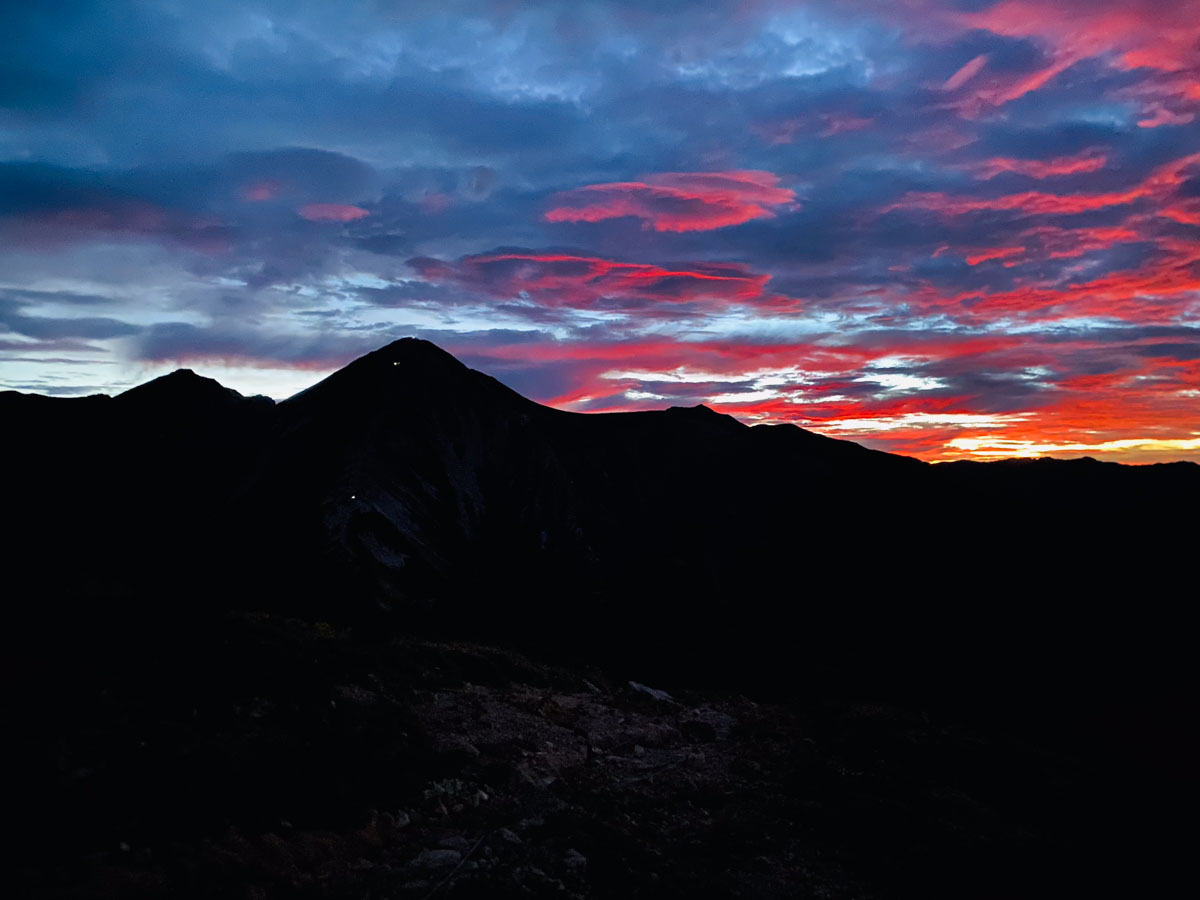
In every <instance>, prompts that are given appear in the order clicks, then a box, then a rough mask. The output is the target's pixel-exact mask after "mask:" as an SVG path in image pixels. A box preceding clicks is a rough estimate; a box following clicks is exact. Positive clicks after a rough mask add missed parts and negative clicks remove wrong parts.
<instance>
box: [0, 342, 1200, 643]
mask: <svg viewBox="0 0 1200 900" xmlns="http://www.w3.org/2000/svg"><path fill="white" fill-rule="evenodd" d="M0 415H2V416H3V417H4V420H5V424H6V431H7V433H8V434H10V435H13V436H17V437H16V439H14V440H10V441H8V442H7V444H6V447H5V451H4V453H5V470H6V472H8V473H11V475H12V477H13V481H14V485H15V488H16V490H15V491H14V492H13V496H12V497H11V498H10V510H11V511H12V514H13V515H14V516H15V517H18V518H19V520H21V521H26V522H28V523H30V525H31V527H29V528H28V529H25V530H24V532H23V534H22V536H21V551H20V553H19V555H18V559H20V560H25V561H27V564H28V566H30V567H33V568H36V567H37V566H39V565H41V566H53V565H54V562H53V560H55V559H57V558H59V557H60V554H67V555H69V556H70V557H71V558H76V559H80V560H81V561H82V560H86V565H81V566H79V567H76V568H74V569H72V570H71V571H68V572H61V571H60V572H59V577H61V578H64V579H66V581H64V582H63V585H64V590H66V589H67V587H68V584H69V585H70V590H72V591H78V590H81V589H83V588H84V586H85V585H86V589H87V590H100V591H102V592H105V593H109V594H113V595H122V594H124V595H128V596H129V597H131V598H133V597H144V596H146V595H147V593H148V592H152V591H154V590H155V585H157V584H158V583H159V581H160V579H163V578H170V575H169V573H170V572H175V571H185V570H193V571H194V575H193V576H192V577H190V578H189V579H188V581H187V585H186V590H188V591H190V592H193V593H196V594H198V595H204V596H211V595H213V594H214V593H221V592H224V591H225V590H226V588H223V587H221V585H225V584H227V583H228V582H230V580H231V579H232V580H233V582H235V583H242V584H254V585H256V586H259V587H261V588H262V589H263V590H268V589H269V590H270V591H271V592H272V593H285V594H287V595H288V596H289V597H290V598H291V599H290V600H289V601H288V602H291V603H297V604H301V605H304V604H316V605H318V606H329V605H336V606H338V607H340V608H341V609H342V611H343V612H350V611H351V610H354V609H357V608H359V607H361V608H363V609H379V608H390V609H392V610H397V609H403V610H406V611H407V612H406V613H405V614H406V615H414V616H428V615H433V616H435V617H436V616H437V615H439V614H441V613H442V612H445V613H446V614H447V615H451V616H458V615H459V612H461V610H462V608H463V607H464V606H469V607H471V615H472V616H475V617H479V616H482V617H483V619H496V618H499V619H502V620H505V621H509V622H512V621H514V620H518V619H535V618H538V617H545V616H551V615H552V616H558V615H560V614H561V613H562V612H563V611H564V610H573V608H574V607H576V606H577V605H579V604H589V603H591V604H598V605H599V607H603V608H606V609H613V610H616V609H618V608H620V607H623V606H627V607H629V608H630V609H638V610H639V615H640V616H643V617H647V618H653V617H654V616H656V615H658V614H659V613H660V612H662V611H664V610H665V611H667V615H668V616H671V615H674V614H675V612H676V611H677V610H678V609H679V608H681V607H685V606H692V607H694V608H699V607H698V604H701V603H715V604H716V607H715V608H720V607H721V606H722V605H723V604H725V603H734V604H735V605H736V606H737V607H738V608H739V609H742V610H746V609H747V607H746V606H745V605H744V604H745V603H746V601H745V600H744V599H743V597H744V595H745V594H746V593H747V592H749V593H751V594H766V595H769V596H770V597H771V598H772V602H774V603H780V604H785V605H787V606H790V607H795V609H793V610H792V611H796V610H800V611H807V612H809V613H812V614H816V612H817V610H818V608H820V607H825V608H827V607H829V606H830V605H834V604H842V605H850V606H853V605H855V604H857V603H860V602H865V601H864V598H867V597H870V598H871V603H872V605H873V606H877V607H879V606H882V607H884V608H885V610H886V608H888V607H890V606H894V605H895V604H894V603H892V604H884V603H882V602H881V601H882V598H883V597H885V596H890V597H893V598H896V599H897V600H898V597H899V595H900V594H911V595H914V597H913V600H914V601H915V602H905V603H904V604H899V605H901V606H906V607H920V606H926V605H928V604H930V603H933V604H934V605H946V604H949V605H951V606H953V605H955V604H957V603H963V602H971V603H974V604H986V603H988V602H990V598H991V597H992V596H993V595H996V596H998V597H1002V598H1003V599H1004V602H1006V603H1009V604H1013V605H1021V604H1023V603H1025V602H1027V601H1030V600H1031V599H1036V598H1041V597H1047V598H1048V597H1051V596H1053V595H1056V594H1058V596H1059V597H1060V600H1059V601H1058V602H1059V603H1062V602H1064V601H1063V600H1062V599H1061V597H1062V592H1067V593H1068V594H1071V595H1076V596H1078V595H1079V593H1080V592H1081V591H1085V590H1086V589H1087V588H1088V586H1089V585H1091V586H1093V587H1099V586H1101V585H1102V586H1103V587H1105V588H1106V589H1110V590H1111V589H1115V588H1116V587H1117V586H1118V585H1124V584H1133V583H1136V582H1138V581H1140V580H1144V578H1145V577H1146V575H1147V572H1146V568H1145V566H1146V564H1147V560H1149V559H1153V560H1155V565H1156V566H1160V567H1162V569H1163V570H1164V571H1165V570H1169V569H1170V568H1171V567H1172V566H1173V565H1175V564H1176V561H1175V560H1174V559H1173V558H1172V554H1173V553H1174V552H1177V551H1181V550H1182V545H1181V543H1180V541H1182V540H1183V538H1182V537H1181V535H1182V532H1181V531H1179V530H1178V529H1174V528H1173V523H1175V522H1177V521H1179V520H1180V517H1181V516H1182V515H1184V514H1185V513H1186V510H1187V509H1188V508H1190V507H1191V506H1192V505H1193V504H1194V503H1195V502H1196V501H1197V500H1198V499H1200V467H1198V466H1195V465H1192V464H1188V463H1179V464H1174V465H1157V466H1138V467H1132V466H1120V465H1115V464H1109V463H1099V462H1096V461H1094V460H1089V459H1081V460H1072V461H1058V460H1035V461H1009V462H1000V463H951V464H941V465H928V464H924V463H921V462H918V461H916V460H913V459H910V458H906V457H900V456H894V455H890V454H887V453H882V452H878V451H873V450H868V449H866V448H864V447H862V446H860V445H858V444H855V443H852V442H849V441H843V440H835V439H832V438H827V437H824V436H821V435H817V434H814V433H812V432H808V431H805V430H803V429H801V428H797V427H795V426H791V425H769V426H768V425H758V426H753V427H750V426H746V425H743V424H741V423H739V422H737V421H736V420H734V419H732V418H730V417H728V416H724V415H720V414H718V413H715V412H713V411H712V410H710V409H708V408H706V407H703V406H700V407H694V408H691V409H684V408H671V409H667V410H662V411H656V412H636V413H608V414H593V415H585V414H577V413H570V412H564V411H561V410H555V409H551V408H548V407H544V406H541V405H539V404H536V403H534V402H532V401H529V400H527V399H525V398H524V397H521V396H520V395H519V394H517V393H515V392H514V391H512V390H510V389H509V388H507V387H505V386H504V385H502V384H500V383H499V382H498V381H496V380H495V379H493V378H490V377H488V376H486V375H483V374H481V373H479V372H476V371H473V370H471V369H469V368H467V367H466V366H464V365H462V363H460V362H459V361H458V360H456V359H455V358H454V357H453V356H451V355H450V354H448V353H445V352H444V351H442V350H441V349H439V348H437V347H436V346H434V345H433V344H431V343H428V342H426V341H421V340H415V339H404V340H399V341H396V342H395V343H392V344H389V345H388V346H386V347H383V348H381V349H380V350H377V351H375V352H373V353H370V354H368V355H366V356H364V357H362V358H360V359H358V360H356V361H354V362H352V363H350V364H349V365H348V366H346V367H345V368H343V369H341V370H340V371H337V372H335V373H333V374H332V375H330V376H329V377H328V378H326V379H324V380H323V381H321V382H320V383H318V384H316V385H314V386H313V387H311V388H309V389H308V390H305V391H302V392H301V393H299V394H297V395H295V396H294V397H291V398H289V399H287V400H285V401H282V402H279V403H272V402H271V401H269V400H267V399H266V398H261V397H255V398H246V397H242V396H241V395H240V394H238V393H237V392H235V391H232V390H229V389H227V388H223V387H222V386H220V385H219V384H218V383H217V382H216V381H214V380H212V379H207V378H202V377H200V376H198V375H196V374H195V373H193V372H191V371H189V370H180V371H178V372H174V373H172V374H170V375H166V376H163V377H161V378H157V379H155V380H153V381H151V382H149V383H147V384H143V385H141V386H139V387H136V388H133V389H132V390H129V391H126V392H125V393H123V394H120V395H118V396H116V397H112V398H106V397H87V398H81V399H49V398H44V397H38V396H31V395H21V394H14V393H8V394H4V395H0ZM48 536H53V539H52V540H50V541H47V540H46V538H47V537H48ZM135 548H142V549H143V550H145V551H146V552H144V553H143V554H142V555H143V556H147V555H152V556H153V558H154V559H155V560H158V562H155V563H149V564H147V563H145V562H143V563H134V562H131V561H128V560H129V553H130V551H131V550H133V549H135ZM150 551H152V554H151V553H150ZM1016 568H1024V569H1026V570H1029V569H1031V568H1036V569H1037V570H1038V571H1037V574H1036V575H1034V574H1033V573H1032V572H1029V571H1027V573H1026V574H1025V575H1023V576H1018V575H1017V574H1016V571H1015V569H1016ZM984 571H990V572H992V573H993V575H992V576H990V577H987V578H982V577H981V575H980V573H981V572H984ZM30 574H32V573H30ZM35 577H36V576H35ZM73 579H78V580H79V581H72V580H73ZM1006 581H1010V583H1009V584H1008V585H1007V586H1006V584H1005V582H1006ZM767 586H770V590H764V589H765V588H767ZM935 586H936V587H935ZM564 592H567V593H569V595H570V597H569V599H568V598H564V597H563V594H564ZM508 594H511V595H512V596H513V597H514V598H523V599H515V600H512V601H508V600H506V601H505V602H503V603H500V602H496V603H492V602H490V601H487V600H486V599H485V598H486V597H488V596H497V597H498V596H500V595H508ZM818 595H820V596H822V597H824V599H823V600H821V601H820V602H815V601H814V600H813V599H812V598H814V597H816V596H818ZM735 598H736V599H735ZM760 602H762V603H765V602H766V600H765V598H764V599H762V600H761V601H757V600H756V601H754V602H753V603H751V608H753V607H754V606H756V605H758V604H759V603H760ZM449 610H455V612H453V613H450V612H448V611H449ZM534 610H536V612H533V611H534ZM614 614H615V613H614ZM714 614H717V613H715V612H714ZM570 615H574V613H573V612H571V613H570ZM489 627H492V626H489Z"/></svg>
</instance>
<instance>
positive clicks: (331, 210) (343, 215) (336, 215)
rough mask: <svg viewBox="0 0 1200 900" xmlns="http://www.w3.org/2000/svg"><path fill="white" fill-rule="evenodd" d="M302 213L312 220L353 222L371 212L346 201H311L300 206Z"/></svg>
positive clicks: (304, 216)
mask: <svg viewBox="0 0 1200 900" xmlns="http://www.w3.org/2000/svg"><path fill="white" fill-rule="evenodd" d="M300 215H301V216H302V217H303V218H305V219H308V220H309V221H310V222H353V221H354V220H355V219H362V218H364V217H366V216H369V215H370V213H369V212H367V211H366V210H365V209H363V208H362V207H361V206H349V205H347V204H344V203H310V204H308V205H307V206H302V207H300Z"/></svg>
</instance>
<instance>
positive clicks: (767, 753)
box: [6, 613, 1154, 898]
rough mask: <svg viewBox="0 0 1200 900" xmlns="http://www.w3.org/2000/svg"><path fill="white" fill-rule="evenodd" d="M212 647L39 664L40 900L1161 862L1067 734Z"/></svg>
mask: <svg viewBox="0 0 1200 900" xmlns="http://www.w3.org/2000/svg"><path fill="white" fill-rule="evenodd" d="M205 630H206V632H207V634H206V636H207V637H211V638H212V639H213V641H214V643H213V644H212V645H210V646H207V647H205V646H204V644H202V643H196V642H195V641H193V640H191V639H190V638H189V639H188V640H186V641H181V642H176V641H175V640H173V638H179V637H180V636H179V635H171V634H161V633H160V639H161V643H160V644H159V645H158V646H157V647H156V648H153V649H148V648H146V647H145V645H144V644H142V643H141V641H140V640H132V639H130V637H129V635H130V632H125V635H126V636H125V637H122V636H121V633H117V632H114V633H112V634H108V635H104V637H105V638H106V640H105V641H104V644H105V646H97V645H96V644H95V643H92V642H89V641H83V640H81V642H80V644H79V645H77V646H75V647H73V648H72V652H73V653H76V654H78V656H76V658H75V659H74V660H73V662H72V673H68V672H67V671H65V670H64V669H63V668H61V666H62V663H63V660H61V659H59V660H54V661H49V660H47V659H46V657H44V656H43V657H40V658H39V659H34V658H32V657H33V656H34V654H33V652H32V648H30V651H29V652H28V653H27V654H24V655H23V658H21V659H20V660H19V661H20V662H21V663H22V672H21V677H20V678H18V679H16V681H15V682H14V681H12V680H7V687H8V688H9V692H10V696H9V697H8V698H6V699H7V700H9V707H8V708H9V709H11V710H13V711H14V716H13V717H12V718H10V724H17V725H19V726H20V727H18V728H17V729H16V730H14V731H13V732H11V737H10V744H15V745H16V747H17V748H18V749H19V751H20V752H19V754H18V756H19V758H20V760H21V763H22V767H21V769H20V770H19V771H20V772H21V777H20V779H19V781H17V783H16V784H13V783H11V782H10V787H14V786H15V787H18V788H19V789H20V790H22V791H25V792H27V793H25V794H24V796H23V799H22V800H21V801H20V802H18V803H16V804H13V805H10V807H9V813H10V816H15V820H16V821H18V822H21V823H22V828H21V833H20V836H19V837H18V838H17V839H16V840H17V846H18V847H19V848H20V850H21V852H20V853H19V854H18V855H17V857H16V859H15V861H14V862H13V863H12V866H13V868H11V869H10V871H9V875H8V876H7V877H8V878H10V879H12V878H15V879H16V886H17V888H18V893H17V894H16V895H17V896H29V897H55V898H84V897H88V898H91V897H211V896H225V897H239V898H268V897H271V898H274V897H314V898H315V897H327V898H383V897H397V898H399V897H413V898H424V897H432V896H445V897H530V896H536V897H542V896H546V897H549V896H561V897H629V896H644V897H669V896H678V897H683V896H697V895H699V896H730V897H735V896H743V897H826V898H873V897H881V898H882V897H910V896H911V897H916V896H921V897H947V898H949V897H1002V896H1005V897H1018V896H1019V897H1042V896H1045V897H1050V896H1064V895H1072V894H1075V892H1076V891H1082V890H1083V888H1084V887H1086V886H1091V887H1092V888H1096V889H1098V888H1101V887H1105V888H1113V887H1114V886H1115V885H1117V884H1118V883H1119V880H1120V877H1121V876H1122V875H1123V874H1124V872H1123V870H1122V869H1121V868H1120V867H1119V866H1117V865H1115V864H1114V863H1115V862H1117V860H1110V862H1109V863H1107V864H1106V865H1107V868H1105V869H1097V868H1095V867H1096V866H1098V865H1099V864H1100V863H1101V861H1102V860H1103V859H1104V856H1105V854H1106V853H1109V852H1111V851H1114V850H1116V851H1119V852H1121V853H1124V854H1127V855H1128V854H1131V853H1133V852H1135V850H1136V849H1137V848H1136V846H1135V843H1134V841H1135V840H1136V838H1133V837H1131V834H1132V833H1127V832H1125V831H1124V830H1122V832H1121V837H1120V840H1119V841H1114V837H1115V835H1114V833H1113V832H1112V831H1111V829H1112V827H1114V825H1116V824H1118V823H1119V818H1117V817H1116V813H1118V812H1122V813H1123V812H1124V811H1125V807H1126V805H1128V804H1132V803H1134V802H1135V801H1136V797H1135V796H1133V795H1128V796H1125V795H1123V794H1122V790H1123V789H1124V788H1123V787H1122V784H1121V783H1120V781H1124V779H1122V780H1117V779H1114V778H1113V777H1112V772H1111V770H1108V771H1106V770H1105V769H1104V768H1103V767H1102V766H1101V762H1102V759H1101V758H1100V757H1098V756H1097V755H1095V754H1094V753H1080V752H1079V748H1078V747H1075V748H1072V747H1071V745H1070V744H1069V743H1064V742H1063V741H1061V740H1056V739H1054V738H1053V737H1052V736H1050V734H1049V733H1048V732H1045V731H1042V732H1039V733H1038V734H1036V735H1035V734H1033V733H1031V732H1030V731H1028V730H1024V731H1023V730H1022V729H1020V728H1017V727H1011V728H1009V729H1007V730H1006V729H1005V728H999V727H997V723H994V722H993V723H992V724H990V725H981V724H979V723H977V722H974V723H973V722H970V721H969V718H970V717H969V716H964V715H961V714H960V715H954V714H953V712H952V711H950V710H942V711H930V710H925V709H920V708H913V707H905V706H900V705H896V704H891V703H886V702H880V701H876V700H872V699H871V698H870V697H858V698H856V697H853V696H818V695H808V696H798V697H796V698H794V699H793V700H792V701H791V702H788V703H778V702H756V701H755V700H753V699H751V698H750V697H747V696H745V695H743V694H738V693H729V692H710V691H702V692H697V691H693V690H688V689H686V688H682V689H673V690H672V691H670V692H667V691H664V690H663V689H662V688H660V687H655V686H650V685H644V684H641V683H640V682H637V681H634V680H630V679H625V680H615V679H614V678H613V677H612V676H611V673H605V672H603V671H600V670H597V669H594V668H590V667H579V666H575V667H569V666H568V667H565V666H549V665H545V664H541V663H537V662H534V661H532V660H530V659H528V658H527V657H524V656H522V655H520V654H517V653H515V652H513V651H510V650H503V649H497V648H489V647H484V646H480V645H475V644H466V643H460V642H442V641H433V640H415V639H407V638H394V639H388V640H383V641H380V640H378V639H377V638H374V639H369V640H368V639H364V637H363V636H361V635H355V634H354V633H352V632H350V631H348V630H344V629H339V628H337V627H335V626H333V625H330V624H328V623H323V622H311V621H304V620H300V619H295V618H280V617H276V616H272V615H268V614H266V613H250V614H239V615H236V616H233V617H231V618H227V619H224V620H221V621H214V622H210V623H208V624H207V626H206V629H205ZM139 647H140V648H141V649H139ZM201 648H203V649H201ZM113 652H117V653H120V654H121V658H122V659H123V660H124V663H123V664H121V665H117V666H114V665H113V663H112V662H111V658H109V662H108V664H107V666H106V669H107V672H105V669H97V668H94V666H98V665H103V663H104V659H105V657H107V655H108V654H109V653H113ZM9 658H10V659H13V657H12V656H11V655H10V657H9ZM97 674H99V676H100V677H95V676H96V675H97ZM34 695H36V698H37V701H38V702H37V704H36V706H33V707H32V708H31V706H30V705H28V704H23V703H22V702H21V701H22V700H29V699H30V698H31V696H34ZM1009 724H1010V725H1011V724H1012V723H1009ZM1035 738H1036V739H1035ZM1116 761H1117V757H1115V756H1114V757H1108V758H1107V762H1108V763H1109V764H1110V765H1111V764H1113V763H1114V762H1116ZM1150 780H1153V779H1150ZM1129 809H1130V811H1131V812H1132V811H1133V807H1132V806H1130V807H1129ZM1151 824H1152V823H1145V824H1144V826H1143V828H1150V830H1153V829H1152V828H1151ZM1114 843H1119V844H1120V846H1119V847H1114V846H1113V844H1114ZM1139 858H1140V857H1139ZM1153 875H1154V873H1152V872H1142V873H1140V874H1139V876H1138V877H1139V879H1145V881H1144V883H1152V882H1153ZM1101 876H1102V877H1101Z"/></svg>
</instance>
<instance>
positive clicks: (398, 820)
mask: <svg viewBox="0 0 1200 900" xmlns="http://www.w3.org/2000/svg"><path fill="white" fill-rule="evenodd" d="M379 821H380V822H381V823H382V824H383V826H384V827H385V828H387V829H389V830H391V831H399V830H400V829H401V828H407V827H408V825H409V822H411V821H412V820H411V819H409V817H408V813H406V812H405V811H404V810H402V809H401V810H397V811H396V812H394V813H390V812H385V813H382V814H381V815H380V816H379Z"/></svg>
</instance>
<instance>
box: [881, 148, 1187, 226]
mask: <svg viewBox="0 0 1200 900" xmlns="http://www.w3.org/2000/svg"><path fill="white" fill-rule="evenodd" d="M1198 163H1200V153H1194V154H1192V155H1190V156H1185V157H1183V158H1182V159H1178V160H1175V161H1173V162H1170V163H1167V164H1166V165H1164V166H1160V167H1159V168H1158V169H1156V170H1155V171H1154V172H1153V173H1151V175H1150V177H1149V178H1147V179H1146V180H1145V181H1143V182H1142V183H1141V184H1139V185H1136V186H1135V187H1132V188H1129V189H1128V190H1125V191H1113V192H1108V193H1091V194H1083V193H1080V194H1052V193H1048V192H1045V191H1024V192H1022V193H1019V194H1005V195H1002V196H999V197H952V196H950V195H948V194H944V193H941V192H912V193H909V194H906V195H905V196H904V197H903V198H901V200H900V201H899V202H897V203H894V204H892V205H891V206H888V207H886V208H885V209H884V210H883V211H884V212H890V211H892V210H895V209H931V210H935V211H936V212H939V213H941V214H942V215H946V216H959V215H964V214H966V213H972V212H979V211H982V210H999V211H1018V212H1025V213H1030V214H1033V215H1073V214H1076V213H1083V212H1090V211H1092V210H1097V209H1105V208H1108V207H1110V206H1124V205H1125V204H1128V203H1133V202H1134V201H1137V200H1142V199H1145V198H1157V199H1160V200H1161V199H1164V198H1166V197H1167V196H1169V195H1170V193H1171V191H1172V188H1175V187H1178V186H1179V185H1180V184H1182V183H1183V182H1184V181H1185V180H1186V177H1185V175H1184V173H1185V171H1186V170H1187V169H1188V168H1190V167H1192V166H1194V165H1196V164H1198Z"/></svg>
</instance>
